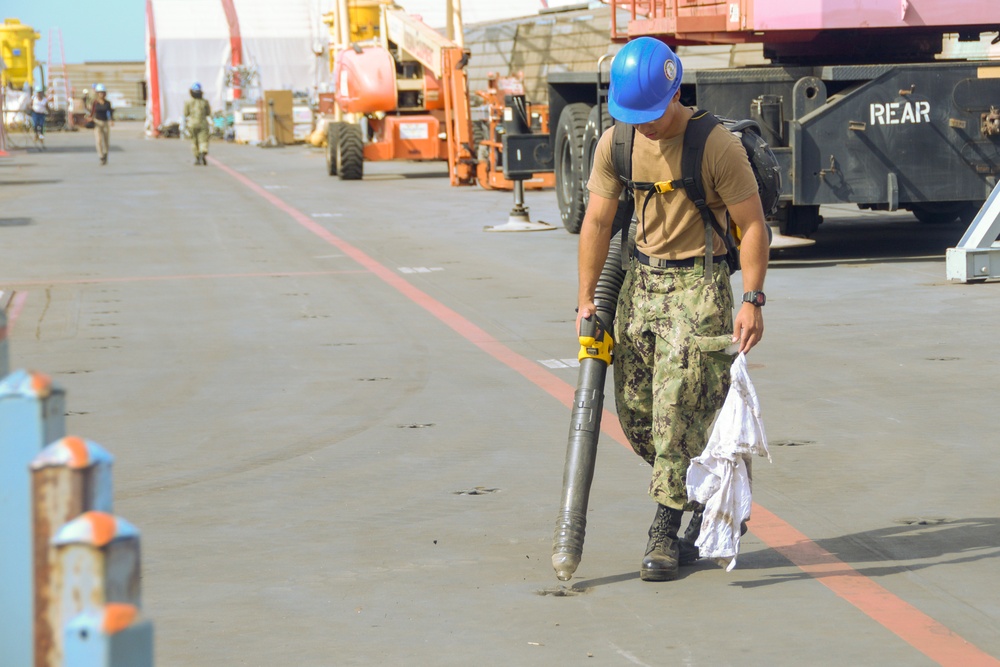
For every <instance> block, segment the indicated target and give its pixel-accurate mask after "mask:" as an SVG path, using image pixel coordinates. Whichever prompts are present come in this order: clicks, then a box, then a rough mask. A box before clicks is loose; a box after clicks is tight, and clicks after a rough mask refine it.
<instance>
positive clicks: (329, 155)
mask: <svg viewBox="0 0 1000 667" xmlns="http://www.w3.org/2000/svg"><path fill="white" fill-rule="evenodd" d="M340 125H341V124H340V123H335V122H331V123H328V124H327V126H326V173H327V174H329V175H330V176H336V175H337V144H338V143H339V137H340Z"/></svg>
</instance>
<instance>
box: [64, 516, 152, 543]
mask: <svg viewBox="0 0 1000 667" xmlns="http://www.w3.org/2000/svg"><path fill="white" fill-rule="evenodd" d="M138 537H139V531H138V530H136V528H135V526H133V525H132V524H130V523H129V522H128V521H126V520H125V519H122V518H120V517H116V516H115V515H113V514H108V513H107V512H84V513H83V514H81V515H80V516H78V517H77V518H76V519H73V520H72V521H70V522H69V523H67V524H66V525H65V526H63V527H62V528H60V529H59V532H58V533H56V536H55V537H54V538H53V540H52V543H53V544H54V545H55V546H67V545H70V544H84V545H88V546H92V547H104V546H107V545H109V544H111V543H112V542H115V541H117V540H123V539H129V538H138Z"/></svg>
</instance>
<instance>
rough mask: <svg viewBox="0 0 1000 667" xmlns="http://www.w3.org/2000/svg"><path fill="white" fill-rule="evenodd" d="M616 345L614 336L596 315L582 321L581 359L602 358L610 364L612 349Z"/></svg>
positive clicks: (578, 357)
mask: <svg viewBox="0 0 1000 667" xmlns="http://www.w3.org/2000/svg"><path fill="white" fill-rule="evenodd" d="M614 347H615V341H614V338H612V337H611V334H609V333H608V332H607V331H605V330H604V327H602V326H601V324H600V320H598V319H597V317H596V316H593V315H592V316H591V317H589V318H586V319H584V320H581V321H580V354H579V355H577V359H578V360H579V361H583V360H584V359H600V360H601V361H603V362H604V363H606V364H607V365H608V366H610V365H611V351H612V350H613V349H614Z"/></svg>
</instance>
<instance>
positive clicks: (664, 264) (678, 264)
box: [633, 248, 726, 269]
mask: <svg viewBox="0 0 1000 667" xmlns="http://www.w3.org/2000/svg"><path fill="white" fill-rule="evenodd" d="M633 254H634V256H635V259H636V261H637V262H639V263H640V264H645V265H646V266H649V267H652V268H654V269H693V268H694V267H695V266H696V264H697V263H698V262H702V263H704V262H705V258H704V256H698V257H688V258H687V259H659V258H657V257H650V256H649V255H647V254H645V253H643V252H640V251H639V249H638V248H637V249H636V250H635V252H634V253H633ZM725 259H726V256H725V255H716V256H715V257H714V258H713V260H714V261H715V262H716V263H718V262H722V261H725Z"/></svg>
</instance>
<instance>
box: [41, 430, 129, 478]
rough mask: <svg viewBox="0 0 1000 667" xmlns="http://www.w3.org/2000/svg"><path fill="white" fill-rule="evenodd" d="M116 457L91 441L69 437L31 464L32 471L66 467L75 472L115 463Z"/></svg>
mask: <svg viewBox="0 0 1000 667" xmlns="http://www.w3.org/2000/svg"><path fill="white" fill-rule="evenodd" d="M114 460H115V459H114V457H113V456H112V455H111V454H109V453H108V452H107V450H105V449H104V448H103V447H101V446H100V445H98V444H97V443H96V442H93V441H91V440H85V439H84V438H81V437H78V436H75V435H68V436H66V437H65V438H61V439H59V440H56V441H55V442H53V443H52V444H51V445H49V446H48V447H46V448H45V449H43V450H42V451H41V452H40V453H39V454H38V456H36V457H35V460H34V461H32V462H31V468H32V470H39V469H41V468H49V467H59V466H65V467H67V468H72V469H74V470H80V469H82V468H89V467H91V466H95V465H102V464H107V465H110V464H111V463H113V462H114Z"/></svg>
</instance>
